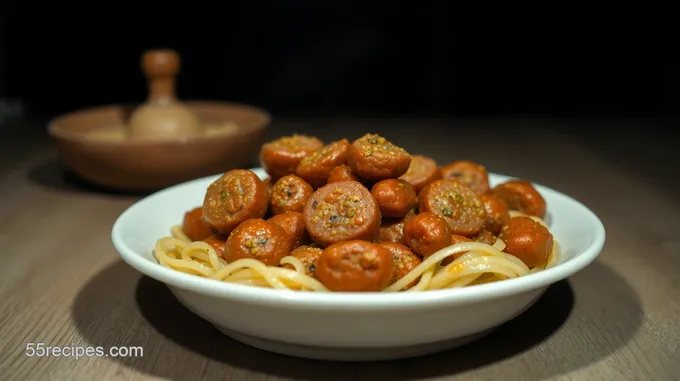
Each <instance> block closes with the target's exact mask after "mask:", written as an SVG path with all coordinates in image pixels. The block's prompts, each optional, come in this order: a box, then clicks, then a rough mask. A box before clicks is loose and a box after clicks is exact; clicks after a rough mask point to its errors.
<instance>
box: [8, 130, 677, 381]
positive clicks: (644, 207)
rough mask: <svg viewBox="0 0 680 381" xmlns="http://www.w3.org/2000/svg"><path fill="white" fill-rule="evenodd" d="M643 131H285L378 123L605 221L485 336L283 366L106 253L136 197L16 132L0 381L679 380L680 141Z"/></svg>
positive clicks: (416, 144) (410, 145)
mask: <svg viewBox="0 0 680 381" xmlns="http://www.w3.org/2000/svg"><path fill="white" fill-rule="evenodd" d="M508 126H513V127H515V128H513V129H510V128H508ZM622 126H625V128H627V129H628V128H630V129H631V130H630V131H631V132H625V131H623V130H621V127H622ZM645 128H646V125H645V124H644V123H642V122H639V123H630V122H628V123H622V122H602V121H600V122H588V121H572V122H555V121H528V120H511V121H508V120H495V121H472V120H462V121H447V120H436V119H412V120H408V119H407V120H404V119H399V120H398V119H394V120H390V119H380V120H378V119H363V120H359V119H357V120H348V119H345V120H328V119H320V120H283V121H281V120H278V121H275V123H274V125H273V126H272V129H271V131H270V137H272V138H273V137H276V136H280V135H284V134H288V133H291V132H301V133H313V134H315V135H317V136H319V137H321V138H323V139H325V140H330V139H335V138H339V137H344V136H347V137H350V138H352V137H356V136H359V135H360V134H362V133H364V132H368V131H375V132H380V133H382V134H384V135H385V136H387V137H388V138H389V139H391V140H392V141H394V142H395V143H397V144H400V145H403V146H405V147H406V148H407V149H409V151H411V152H412V153H422V154H426V155H428V156H431V157H433V158H435V159H436V160H437V161H439V162H440V163H446V162H448V161H452V160H455V159H461V158H467V159H471V160H476V161H480V162H482V163H484V164H486V165H487V167H488V168H489V170H490V171H493V172H497V173H504V174H510V175H514V176H517V177H522V178H526V179H529V180H532V181H535V182H538V183H541V184H544V185H547V186H550V187H553V188H555V189H558V190H560V191H562V192H565V193H567V194H569V195H571V196H573V197H575V198H577V199H578V200H580V201H582V202H583V203H584V204H586V205H587V206H588V207H590V208H591V209H592V210H593V211H594V212H595V213H597V214H598V215H599V216H600V218H601V219H602V221H603V223H604V225H605V227H606V229H607V242H606V245H605V248H604V251H603V252H602V254H601V255H600V257H599V258H598V259H597V260H596V261H595V262H594V263H593V264H592V265H590V266H589V267H587V268H586V269H584V270H583V271H581V272H580V273H578V274H576V275H574V276H573V277H571V278H570V279H568V280H565V281H561V282H559V283H557V284H555V285H553V286H551V287H550V288H549V289H548V291H547V292H546V293H545V295H544V296H543V297H542V298H541V299H540V300H539V301H538V302H537V304H536V305H535V306H534V307H532V308H531V309H530V310H528V311H527V312H526V313H524V314H523V315H521V316H519V317H518V318H516V319H514V320H512V321H510V322H508V323H507V324H505V325H504V326H503V327H501V328H500V329H499V330H498V331H496V332H495V333H493V334H492V335H490V336H488V337H487V338H485V339H483V340H481V341H479V342H476V343H473V344H470V345H468V346H465V347H462V348H459V349H455V350H451V351H448V352H444V353H440V354H436V355H431V356H426V357H420V358H414V359H409V360H401V361H395V362H379V363H333V362H322V361H310V360H303V359H297V358H289V357H285V356H280V355H276V354H271V353H266V352H263V351H260V350H257V349H253V348H250V347H247V346H245V345H242V344H239V343H238V342H235V341H234V340H231V339H229V338H228V337H226V336H224V335H222V334H220V333H219V332H218V331H217V330H216V329H214V328H213V327H212V326H211V325H210V324H208V323H206V322H205V321H203V320H201V319H200V318H198V317H196V316H194V315H192V314H191V313H190V312H188V311H187V310H185V309H184V308H183V307H181V306H180V304H179V303H178V302H177V301H176V300H175V299H174V298H173V296H172V295H171V294H170V292H169V291H168V289H167V288H166V287H165V286H164V285H163V284H161V283H159V282H157V281H155V280H153V279H150V278H148V277H146V276H143V275H141V274H140V273H138V272H137V271H136V270H134V269H132V268H131V267H129V266H128V265H126V264H125V263H123V261H122V260H121V259H119V257H118V255H117V253H116V252H115V250H114V248H113V246H112V245H111V240H110V231H111V226H112V224H113V222H114V221H115V219H116V218H117V217H118V215H119V214H120V213H121V212H123V211H124V210H125V209H126V208H127V207H129V206H130V205H131V204H132V203H133V202H134V201H136V200H138V199H139V198H140V197H141V195H134V194H120V193H116V192H112V191H106V190H102V189H99V188H97V187H93V186H90V185H87V184H84V183H83V182H82V181H79V180H78V179H77V178H75V177H74V176H73V175H71V174H69V173H68V172H67V171H65V170H64V168H63V167H62V165H61V164H60V162H59V161H58V158H57V155H56V152H55V151H54V150H53V148H52V146H51V144H50V142H49V141H47V139H46V138H45V137H44V134H43V133H42V130H40V132H38V133H30V132H27V130H26V129H23V130H17V131H15V132H16V135H15V136H12V137H9V138H8V137H7V135H5V136H3V137H2V138H1V139H2V140H1V141H0V145H1V147H0V148H1V150H0V152H2V154H1V155H2V160H0V227H1V228H0V259H1V262H0V303H1V304H0V375H1V376H0V379H3V380H93V379H104V380H109V379H172V380H289V379H300V380H348V381H349V380H352V381H354V380H416V379H418V380H421V379H427V380H458V379H465V380H538V379H574V380H654V381H662V380H677V379H678V377H680V350H679V348H678V346H679V344H678V343H679V342H680V292H678V289H679V288H680V287H679V286H680V278H679V277H678V269H680V253H679V252H678V247H680V238H679V236H678V233H677V232H678V225H677V221H678V216H679V215H680V202H679V201H678V197H677V195H678V192H677V189H678V187H677V185H678V182H679V181H678V178H679V177H680V176H678V174H679V173H680V171H678V169H677V168H675V167H674V164H673V162H674V161H675V160H673V159H674V158H677V148H676V147H675V144H674V143H673V142H672V141H673V138H672V137H670V136H660V135H657V136H651V137H645V136H644V135H642V132H643V131H644V130H645ZM177 222H178V221H168V225H171V224H173V223H177ZM455 319H456V318H455V316H452V317H451V324H456V322H455ZM29 343H36V344H37V343H43V345H45V346H79V347H88V346H90V347H96V346H101V347H103V348H105V349H108V348H110V347H112V346H140V347H142V348H143V356H142V357H124V358H122V357H111V356H109V357H97V356H92V357H82V358H79V359H75V358H73V357H64V356H60V357H56V356H49V357H37V356H33V357H29V356H27V355H26V347H27V345H28V344H29Z"/></svg>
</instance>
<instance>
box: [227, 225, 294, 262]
mask: <svg viewBox="0 0 680 381" xmlns="http://www.w3.org/2000/svg"><path fill="white" fill-rule="evenodd" d="M288 253H290V239H289V238H288V235H287V234H286V231H285V230H283V228H282V227H281V226H279V225H277V224H274V223H271V222H269V221H265V220H263V219H261V218H253V219H251V220H247V221H245V222H243V223H242V224H240V225H239V226H237V227H236V229H234V231H233V232H231V234H230V235H229V238H227V243H226V245H225V250H224V259H225V260H226V261H227V262H228V263H231V262H234V261H236V260H239V259H242V258H252V259H257V260H259V261H260V262H262V263H264V264H265V265H267V266H278V265H279V261H280V260H281V258H283V257H285V256H286V255H288Z"/></svg>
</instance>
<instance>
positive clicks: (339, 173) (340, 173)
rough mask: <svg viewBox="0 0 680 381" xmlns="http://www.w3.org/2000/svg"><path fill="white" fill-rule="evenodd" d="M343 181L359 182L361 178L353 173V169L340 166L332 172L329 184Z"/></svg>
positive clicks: (329, 176)
mask: <svg viewBox="0 0 680 381" xmlns="http://www.w3.org/2000/svg"><path fill="white" fill-rule="evenodd" d="M343 180H352V181H359V178H358V177H357V176H356V175H355V174H354V172H352V169H351V168H350V167H349V166H347V165H340V166H337V167H335V168H333V169H332V170H331V173H330V174H329V175H328V183H329V184H330V183H335V182H338V181H343Z"/></svg>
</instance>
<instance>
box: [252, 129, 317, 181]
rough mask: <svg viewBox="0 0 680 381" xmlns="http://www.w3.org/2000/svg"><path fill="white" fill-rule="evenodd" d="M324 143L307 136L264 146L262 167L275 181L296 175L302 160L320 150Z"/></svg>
mask: <svg viewBox="0 0 680 381" xmlns="http://www.w3.org/2000/svg"><path fill="white" fill-rule="evenodd" d="M322 147H323V142H322V141H321V140H319V139H317V138H315V137H311V136H305V135H293V136H285V137H282V138H279V139H276V140H274V141H271V142H269V143H265V144H263V145H262V148H261V149H260V165H261V166H262V168H264V170H265V171H266V172H267V173H268V174H269V176H271V177H273V178H274V179H278V178H279V177H282V176H285V175H289V174H291V173H295V168H297V166H298V164H300V160H302V158H303V157H305V156H307V155H309V154H310V153H312V152H314V151H317V150H320V149H321V148H322Z"/></svg>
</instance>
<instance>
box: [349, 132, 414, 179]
mask: <svg viewBox="0 0 680 381" xmlns="http://www.w3.org/2000/svg"><path fill="white" fill-rule="evenodd" d="M347 164H348V165H349V166H350V168H352V171H353V172H354V173H356V174H357V176H359V177H360V178H362V179H365V180H369V181H380V180H384V179H392V178H397V177H399V176H401V175H403V174H404V173H406V171H407V170H408V167H409V165H410V164H411V155H410V154H409V153H408V152H406V150H404V149H403V148H401V147H397V146H395V145H394V144H392V143H390V142H389V141H388V140H387V139H385V138H384V137H382V136H380V135H375V134H366V135H364V136H362V137H360V138H359V139H357V140H355V141H354V142H352V145H351V147H350V149H349V157H348V158H347Z"/></svg>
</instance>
